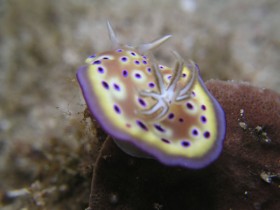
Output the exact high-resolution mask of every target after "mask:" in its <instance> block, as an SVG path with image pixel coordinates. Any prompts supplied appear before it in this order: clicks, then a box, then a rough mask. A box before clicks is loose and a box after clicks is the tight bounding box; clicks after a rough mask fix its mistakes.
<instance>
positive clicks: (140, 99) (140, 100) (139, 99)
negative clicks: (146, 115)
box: [138, 98, 146, 106]
mask: <svg viewBox="0 0 280 210" xmlns="http://www.w3.org/2000/svg"><path fill="white" fill-rule="evenodd" d="M138 102H139V104H140V105H141V106H146V102H145V101H144V100H143V99H142V98H138Z"/></svg>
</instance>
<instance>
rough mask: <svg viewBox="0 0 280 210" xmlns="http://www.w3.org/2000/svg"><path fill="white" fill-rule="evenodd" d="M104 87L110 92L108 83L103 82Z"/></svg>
mask: <svg viewBox="0 0 280 210" xmlns="http://www.w3.org/2000/svg"><path fill="white" fill-rule="evenodd" d="M102 85H103V87H104V88H105V89H107V90H109V85H108V83H107V82H105V81H102Z"/></svg>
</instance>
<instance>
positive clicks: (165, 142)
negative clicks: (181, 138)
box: [161, 138, 170, 144]
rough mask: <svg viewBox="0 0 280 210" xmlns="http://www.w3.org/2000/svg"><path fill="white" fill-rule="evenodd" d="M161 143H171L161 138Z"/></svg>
mask: <svg viewBox="0 0 280 210" xmlns="http://www.w3.org/2000/svg"><path fill="white" fill-rule="evenodd" d="M161 141H163V142H164V143H166V144H169V143H170V141H169V140H167V139H164V138H161Z"/></svg>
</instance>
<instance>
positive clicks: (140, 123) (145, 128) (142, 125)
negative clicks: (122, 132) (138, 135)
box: [136, 120, 148, 131]
mask: <svg viewBox="0 0 280 210" xmlns="http://www.w3.org/2000/svg"><path fill="white" fill-rule="evenodd" d="M136 123H137V125H138V126H139V127H140V128H142V129H143V130H145V131H148V128H147V126H146V125H145V124H144V123H143V122H142V121H140V120H136Z"/></svg>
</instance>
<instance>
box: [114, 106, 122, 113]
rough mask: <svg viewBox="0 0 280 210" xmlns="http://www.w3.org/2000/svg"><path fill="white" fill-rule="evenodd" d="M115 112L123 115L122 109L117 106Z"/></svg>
mask: <svg viewBox="0 0 280 210" xmlns="http://www.w3.org/2000/svg"><path fill="white" fill-rule="evenodd" d="M114 110H115V112H117V113H118V114H120V113H121V109H120V107H118V106H117V105H114Z"/></svg>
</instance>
